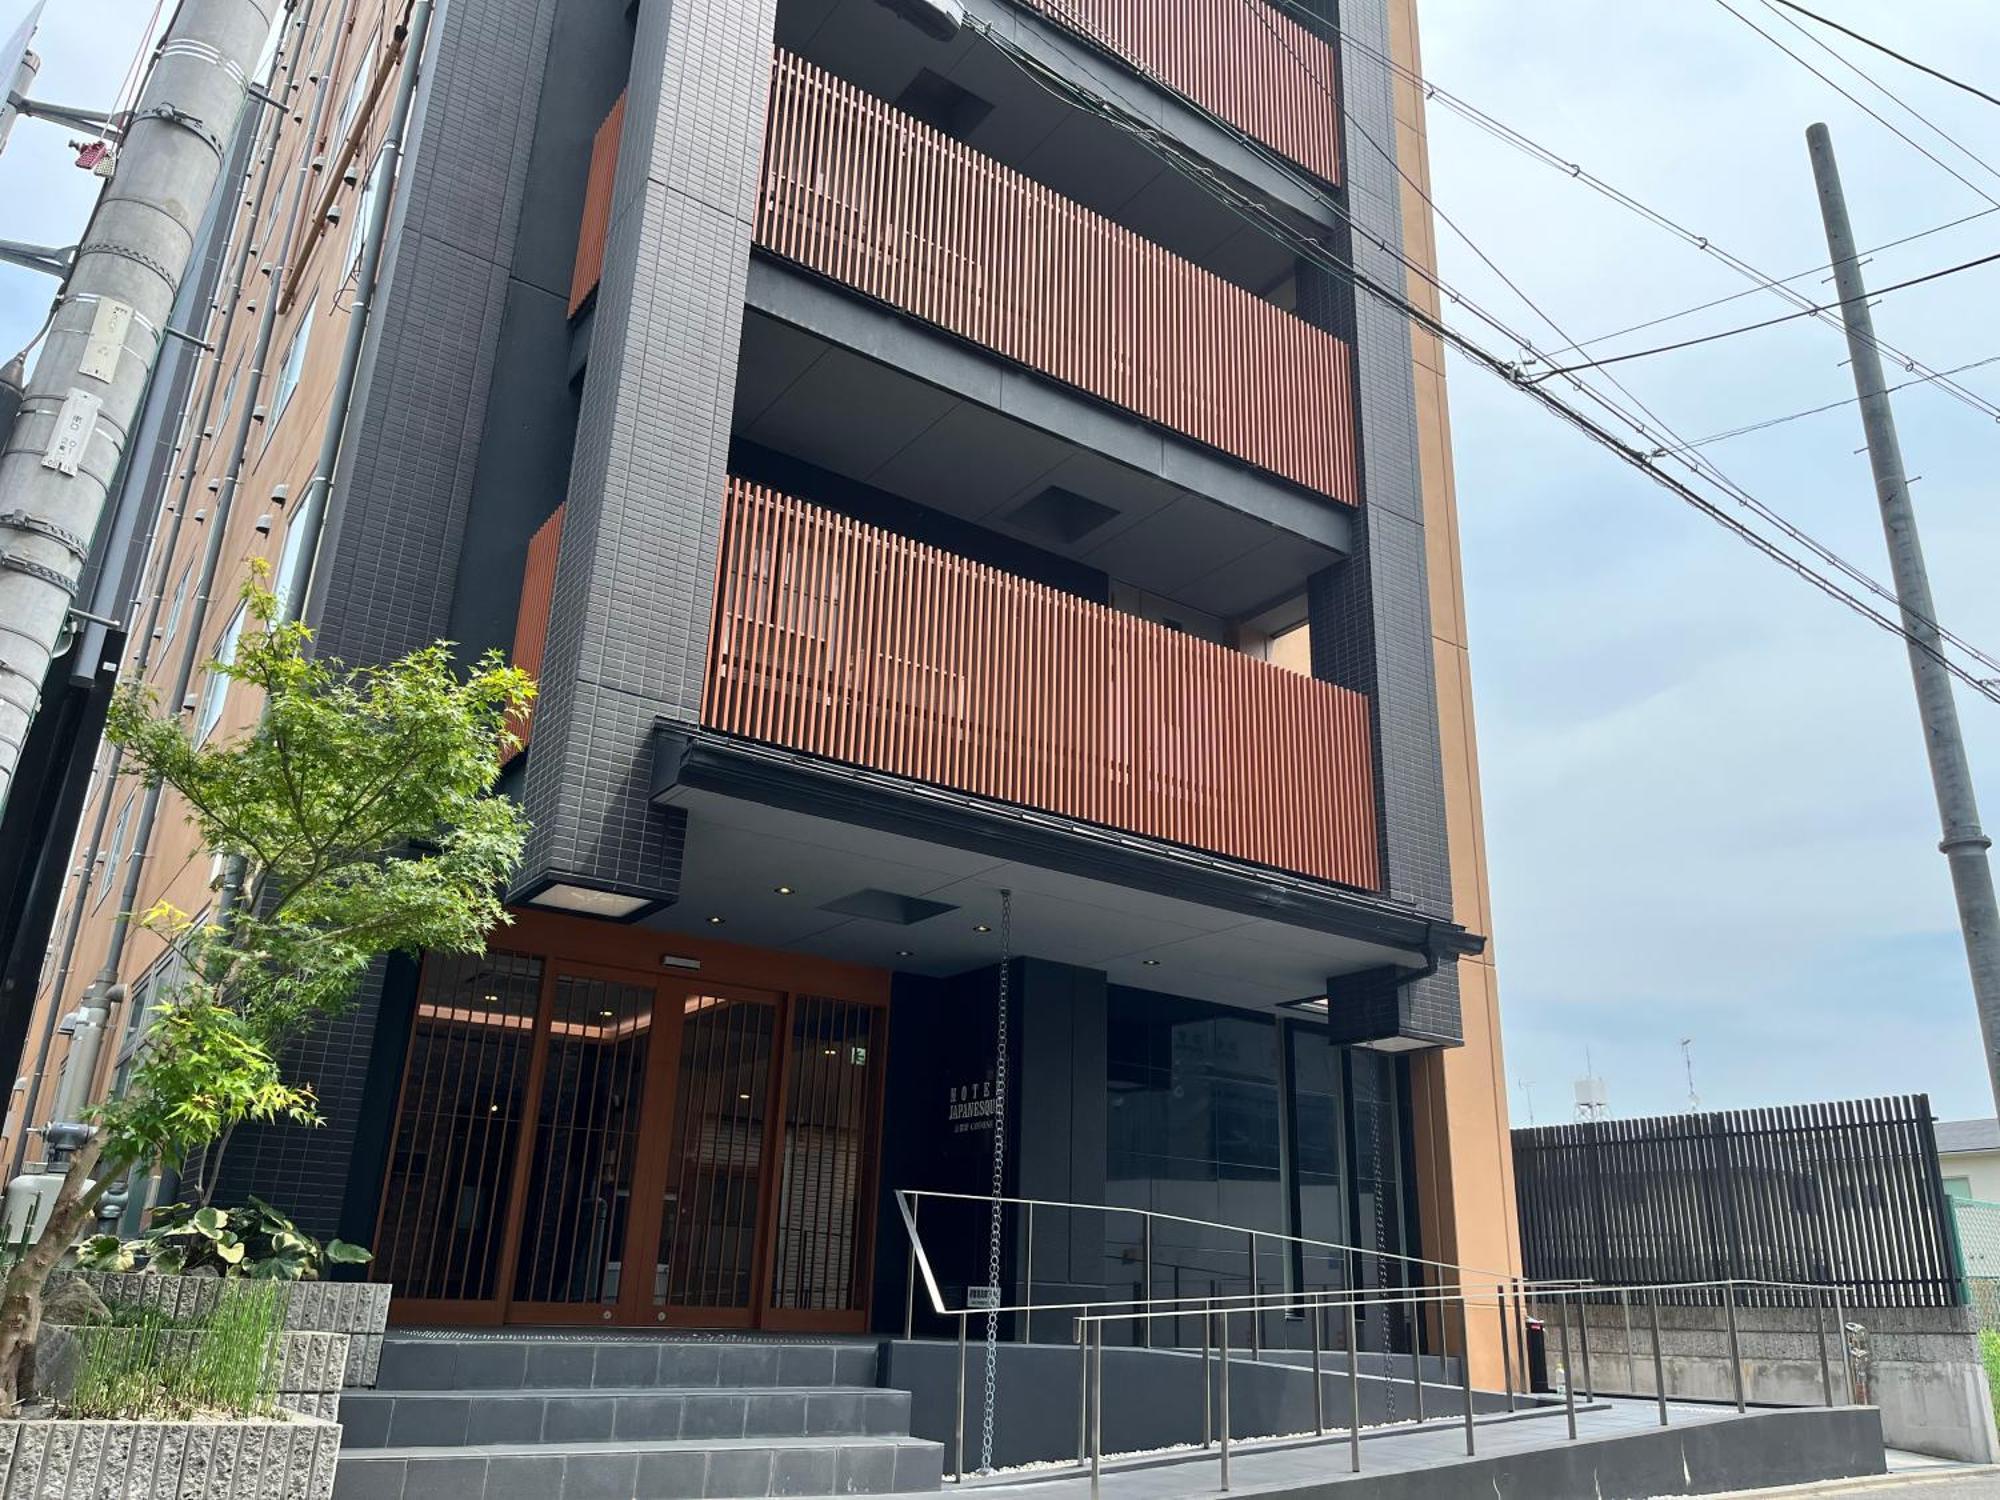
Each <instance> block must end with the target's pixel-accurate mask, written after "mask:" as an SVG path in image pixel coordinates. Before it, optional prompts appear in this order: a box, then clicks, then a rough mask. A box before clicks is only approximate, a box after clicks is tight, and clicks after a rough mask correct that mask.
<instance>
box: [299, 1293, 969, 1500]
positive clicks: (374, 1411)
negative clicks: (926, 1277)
mask: <svg viewBox="0 0 2000 1500" xmlns="http://www.w3.org/2000/svg"><path fill="white" fill-rule="evenodd" d="M879 1364H880V1352H879V1349H878V1346H877V1345H876V1343H875V1342H874V1341H872V1340H869V1341H859V1340H847V1341H842V1340H831V1339H830V1340H826V1341H823V1342H805V1341H800V1342H787V1341H782V1340H763V1339H756V1340H752V1339H747V1338H745V1339H739V1340H731V1339H727V1338H716V1337H685V1338H677V1337H663V1336H659V1335H651V1334H643V1333H640V1334H630V1335H624V1336H620V1335H616V1334H601V1333H595V1332H588V1331H585V1332H574V1331H562V1332H549V1333H530V1332H517V1331H510V1332H507V1333H504V1334H503V1333H495V1334H476V1333H452V1334H435V1335H432V1334H392V1335H391V1336H390V1337H389V1339H388V1340H387V1341H386V1342H385V1343H384V1345H383V1349H382V1370H381V1376H380V1380H379V1384H378V1386H377V1388H376V1389H375V1390H372V1391H349V1392H348V1393H346V1394H345V1395H344V1396H343V1397H342V1398H341V1403H340V1420H341V1425H342V1429H343V1432H342V1438H341V1456H340V1469H339V1473H338V1476H337V1479H336V1482H335V1486H334V1497H335V1500H725V1497H743V1500H754V1497H760V1496H767V1495H790V1496H832V1495H888V1494H909V1493H918V1492H928V1493H933V1494H934V1493H936V1492H937V1491H938V1489H939V1488H940V1485H941V1483H942V1477H943V1467H944V1449H943V1448H942V1446H941V1445H939V1444H937V1443H930V1442H924V1441H922V1440H920V1439H917V1438H913V1437H911V1436H910V1435H909V1433H910V1395H909V1392H907V1391H898V1390H884V1389H882V1388H880V1387H879V1386H878V1385H877V1383H876V1382H877V1373H878V1368H879Z"/></svg>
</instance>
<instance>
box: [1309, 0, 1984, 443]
mask: <svg viewBox="0 0 2000 1500" xmlns="http://www.w3.org/2000/svg"><path fill="white" fill-rule="evenodd" d="M1272 3H1274V4H1277V5H1279V6H1280V7H1282V8H1284V9H1286V10H1289V11H1290V12H1292V13H1293V14H1295V15H1297V16H1300V17H1301V18H1303V19H1306V20H1309V21H1312V22H1314V23H1315V24H1324V23H1323V22H1322V21H1321V19H1320V18H1319V17H1318V16H1316V15H1314V14H1313V13H1312V12H1310V11H1308V10H1306V9H1304V8H1303V7H1302V6H1301V5H1300V4H1299V0H1272ZM1342 41H1343V42H1344V44H1345V45H1346V46H1349V47H1351V48H1353V49H1354V50H1356V51H1357V52H1360V53H1361V54H1363V55H1364V56H1367V57H1369V58H1372V59H1373V60H1374V61H1376V62H1378V63H1380V64H1381V65H1382V66H1383V67H1385V68H1387V69H1388V70H1389V71H1390V72H1391V73H1392V74H1394V75H1395V76H1396V77H1398V78H1401V79H1403V80H1404V81H1405V82H1408V83H1410V84H1411V85H1413V86H1414V87H1417V88H1420V89H1422V90H1423V91H1424V97H1425V98H1426V99H1427V100H1431V101H1434V102H1436V103H1439V104H1442V105H1443V106H1444V107H1445V108H1447V109H1448V110H1450V111H1451V112H1452V113H1454V114H1456V115H1458V116H1459V117H1460V118H1461V119H1463V120H1465V121H1467V122H1468V123H1469V124H1472V125H1474V126H1475V127H1477V128H1478V129H1480V130H1483V131H1485V132H1486V133H1487V134H1489V135H1491V136H1493V137H1494V138H1495V139H1496V140H1498V141H1500V142H1501V143H1502V144H1503V145H1506V146H1508V147H1510V148H1512V149H1513V150H1516V151H1519V152H1521V153H1522V154H1523V155H1526V156H1528V157H1530V158H1531V159H1533V160H1535V161H1538V162H1540V163H1542V164H1543V165H1544V166H1547V167H1549V168H1550V169H1551V170H1553V171H1556V172H1560V173H1561V174H1562V175H1563V176H1565V177H1568V178H1570V179H1572V180H1573V181H1576V182H1580V183H1582V184H1583V185H1584V186H1585V187H1588V188H1589V189H1590V190H1591V191H1593V192H1595V193H1598V194H1600V195H1601V196H1603V197H1604V198H1606V199H1608V200H1609V201H1611V202H1612V203H1615V204H1617V205H1618V206H1619V207H1621V208H1623V209H1625V210H1626V211H1627V212H1629V213H1632V214H1635V215H1637V216H1638V217H1639V218H1641V219H1643V220H1645V221H1646V222H1647V223H1649V224H1652V225H1654V226H1655V227H1656V228H1659V229H1662V230H1664V231H1666V232H1667V233H1669V234H1671V235H1673V236H1675V237H1676V238H1677V239H1679V240H1681V241H1683V242H1684V243H1686V244H1688V245H1691V246H1693V247H1694V248H1695V249H1697V250H1699V251H1701V252H1702V253H1703V254H1705V255H1709V256H1712V257H1713V258H1715V259H1716V260H1719V261H1721V262H1722V263H1723V264H1724V265H1726V266H1728V267H1729V268H1730V269H1731V270H1732V271H1735V272H1736V273H1737V274H1738V275H1740V276H1742V277H1744V278H1745V279H1746V280H1748V281H1750V282H1752V283H1754V285H1753V286H1752V287H1751V288H1749V290H1751V291H1766V290H1768V291H1774V292H1776V293H1777V294H1778V295H1780V296H1781V297H1784V298H1785V299H1786V300H1788V301H1790V302H1792V304H1793V305H1794V306H1800V307H1803V306H1805V305H1807V303H1808V302H1809V300H1810V299H1808V298H1806V297H1804V296H1803V295H1801V294H1799V293H1797V292H1794V291H1793V290H1792V289H1791V288H1790V287H1788V286H1786V285H1784V282H1786V281H1792V280H1797V279H1799V278H1797V277H1784V278H1779V277H1774V276H1771V275H1770V274H1769V273H1767V272H1765V271H1761V270H1759V269H1758V268H1757V267H1756V266H1753V265H1751V264H1750V263H1749V262H1748V261H1746V260H1744V259H1743V258H1742V257H1741V256H1739V255H1735V254H1733V253H1732V252H1730V251H1728V250H1726V249H1724V248H1723V247H1722V246H1721V245H1719V244H1717V243H1715V241H1714V240H1712V239H1710V238H1709V237H1708V236H1707V235H1704V234H1700V233H1698V232H1696V231H1695V230H1693V229H1691V228H1689V227H1688V226H1687V225H1685V224H1682V223H1680V222H1679V221H1678V220H1676V219H1674V218H1673V217H1671V216H1670V215H1668V214H1666V213H1664V212H1662V211H1661V210H1659V209H1656V208H1654V207H1652V206H1651V205H1650V204H1648V203H1645V202H1643V201H1642V200H1640V199H1639V198H1636V197H1634V196H1633V195H1632V194H1630V193H1628V192H1626V191H1625V190H1624V189H1622V188H1620V187H1617V186H1616V185H1614V184H1613V183H1610V182H1608V181H1606V180H1605V179H1604V178H1602V177H1599V176H1598V175H1597V174H1596V173H1594V172H1591V171H1589V170H1587V169H1586V168H1585V167H1583V166H1582V165H1581V164H1580V163H1578V162H1573V161H1570V160H1568V159H1567V158H1565V157H1563V156H1561V155H1560V154H1558V153H1557V152H1555V151H1554V150H1552V149H1550V148H1549V147H1547V146H1544V145H1543V144H1542V143H1541V142H1539V141H1537V140H1535V139H1534V138H1533V137H1531V136H1528V135H1526V134H1524V133H1523V132H1521V131H1519V130H1516V129H1515V128H1514V127H1513V126H1511V125H1508V124H1507V123H1506V122H1504V121H1502V120H1499V119H1496V118H1495V117H1494V116H1492V115H1489V114H1487V113H1486V112H1485V111H1484V110H1482V109H1480V108H1479V107H1478V106H1477V105H1474V104H1472V103H1471V102H1469V101H1468V100H1465V99H1463V98H1460V97H1459V96H1458V95H1456V94H1454V93H1452V92H1451V91H1450V90H1449V89H1446V88H1444V87H1443V86H1441V85H1439V84H1436V83H1433V82H1432V81H1430V80H1429V79H1427V78H1425V77H1424V76H1423V75H1422V74H1420V73H1418V72H1416V71H1415V70H1414V69H1412V68H1409V67H1406V66H1405V65H1404V64H1402V63H1400V62H1398V61H1397V60H1396V59H1395V58H1393V57H1391V56H1389V55H1388V54H1387V53H1385V52H1381V51H1379V50H1377V49H1376V48H1374V47H1371V46H1369V45H1368V44H1367V43H1366V42H1363V41H1361V40H1359V39H1358V38H1356V37H1353V36H1349V35H1345V34H1343V37H1342ZM1982 196H1983V195H1982ZM1988 202H1989V203H1991V202H1992V200H1991V199H1989V200H1988ZM1996 211H2000V208H1995V207H1989V208H1986V209H1982V210H1980V211H1979V212H1978V213H1976V214H1972V215H1968V216H1966V217H1964V218H1960V219H1954V220H1951V221H1950V222H1948V223H1946V224H1941V225H1938V226H1936V227H1935V228H1933V229H1929V230H1924V231H1921V232H1919V233H1918V234H1915V235H1909V236H1906V237H1905V238H1904V239H1903V240H1901V241H1894V242H1892V243H1908V242H1909V241H1910V240H1912V239H1919V238H1922V237H1923V236H1924V235H1927V234H1934V233H1937V232H1939V231H1940V230H1943V229H1949V228H1955V227H1956V226H1957V225H1959V224H1961V223H1966V222H1969V221H1970V220H1971V219H1974V218H1981V217H1984V216H1985V215H1986V214H1989V213H1993V212H1996ZM1829 269H1830V267H1829ZM1695 310H1697V311H1699V309H1695ZM1820 321H1822V322H1823V323H1825V324H1826V325H1827V326H1828V327H1829V328H1832V329H1834V330H1835V331H1836V332H1838V333H1840V334H1842V335H1843V337H1844V336H1845V333H1846V328H1845V326H1844V324H1843V323H1842V322H1841V320H1840V319H1839V318H1837V317H1835V316H1833V315H1831V314H1828V315H1826V316H1824V317H1822V318H1821V320H1820ZM1869 344H1870V347H1872V348H1874V349H1875V350H1877V351H1878V352H1879V353H1881V354H1882V355H1883V357H1884V358H1886V359H1889V360H1893V361H1894V362H1895V363H1896V364H1898V365H1900V366H1902V367H1903V369H1904V370H1905V371H1907V372H1909V373H1910V374H1920V375H1927V376H1938V375H1940V374H1941V372H1939V371H1936V370H1933V369H1931V368H1930V367H1929V366H1927V365H1925V364H1924V363H1923V362H1922V361H1921V360H1918V359H1917V358H1915V356H1913V355H1911V354H1908V353H1906V352H1905V351H1903V350H1901V349H1898V348H1897V347H1896V346H1895V345H1893V344H1891V343H1889V342H1888V341H1887V340H1885V339H1883V338H1882V337H1881V335H1880V334H1876V335H1874V336H1873V337H1872V338H1871V339H1870V340H1869ZM1935 383H1936V385H1937V388H1938V389H1939V390H1941V391H1943V392H1945V393H1946V394H1947V395H1949V396H1951V397H1952V399H1953V400H1955V401H1958V402H1960V403H1962V404H1964V405H1966V406H1969V407H1971V408H1972V409H1973V410H1975V411H1977V412H1979V413H1981V414H1982V415H1983V416H1986V417H1989V418H1991V419H1993V420H1994V421H1996V422H2000V404H1996V403H1994V402H1992V401H1989V400H1987V399H1986V397H1984V396H1982V395H1980V394H1979V393H1978V392H1977V391H1973V390H1970V389H1968V388H1967V387H1965V386H1963V385H1960V384H1958V383H1957V382H1956V381H1952V380H1949V379H1938V380H1937V381H1936V382H1935Z"/></svg>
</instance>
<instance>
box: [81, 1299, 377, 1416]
mask: <svg viewBox="0 0 2000 1500" xmlns="http://www.w3.org/2000/svg"><path fill="white" fill-rule="evenodd" d="M75 1274H76V1275H77V1276H79V1277H81V1278H82V1279H83V1280H84V1281H85V1282H87V1283H88V1284H89V1285H90V1287H91V1288H92V1289H93V1290H95V1291H96V1293H97V1295H98V1296H100V1297H102V1298H103V1299H104V1300H105V1301H106V1302H124V1303H128V1304H129V1303H138V1304H142V1305H148V1306H155V1307H161V1308H164V1309H166V1311H167V1312H168V1313H169V1314H170V1315H171V1316H173V1317H176V1318H196V1317H203V1316H206V1315H207V1313H208V1312H209V1311H211V1310H212V1309H213V1308H214V1306H215V1299H216V1298H217V1296H219V1295H220V1290H219V1289H220V1288H221V1287H222V1285H223V1282H222V1281H221V1280H220V1279H219V1278H217V1277H214V1276H150V1275H147V1274H145V1273H144V1272H138V1271H128V1272H124V1273H116V1272H109V1271H78V1272H76V1273H75ZM282 1284H283V1286H284V1288H285V1327H286V1328H287V1329H289V1330H290V1331H292V1332H293V1333H337V1334H344V1335H346V1338H347V1349H346V1359H347V1363H346V1367H345V1369H344V1370H343V1371H342V1378H341V1379H340V1380H338V1381H336V1382H335V1383H334V1384H333V1385H332V1386H330V1387H327V1389H329V1390H336V1391H337V1390H339V1389H340V1388H341V1387H342V1386H346V1387H348V1388H349V1389H356V1388H368V1387H372V1386H373V1385H374V1384H375V1374H376V1371H377V1370H378V1369H379V1368H380V1367H381V1363H382V1334H383V1332H384V1330H386V1329H387V1328H388V1326H389V1296H390V1293H391V1292H392V1291H393V1290H394V1288H392V1287H391V1286H389V1285H388V1283H386V1282H374V1281H292V1282H285V1283H282Z"/></svg>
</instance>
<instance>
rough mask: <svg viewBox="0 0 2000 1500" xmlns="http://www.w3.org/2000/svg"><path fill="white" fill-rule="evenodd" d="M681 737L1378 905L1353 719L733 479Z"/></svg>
mask: <svg viewBox="0 0 2000 1500" xmlns="http://www.w3.org/2000/svg"><path fill="white" fill-rule="evenodd" d="M702 721H703V723H705V724H707V725H709V726H710V727H712V728H715V729H719V730H723V731H725V732H727V733H730V734H739V735H743V736H745V737H747V738H751V739H758V740H764V741H767V742H770V743H773V744H779V745H785V746H788V747H790V748H792V749H796V750H803V751H806V752H808V753H810V754H813V755H821V756H825V757H827V758H829V759H832V760H839V761H846V762H849V763H851V764H856V765H863V766H869V767H873V768H875V769H877V770H882V771H887V772H890V773H893V774H895V775H898V776H905V777H909V778H911V779H913V780H918V781H927V782H932V783H935V784H937V785H940V786H946V787H952V788H956V789H958V790H960V791H965V792H970V793H973V794H975V795H978V796H982V797H991V798H996V799H999V800H1003V801H1007V802H1014V803H1019V804H1022V805H1025V806H1028V807H1034V808H1040V809H1043V810H1046V811H1048V812H1054V813H1060V814H1063V815H1065V816H1068V817H1074V818H1079V819H1084V820H1087V821H1089V822H1093V823H1099V824H1104V825H1106V826H1109V827H1112V828H1121V829H1125V830H1128V831H1130V832H1133V833H1139V834H1145V835H1149V836H1152V837H1155V838H1161V839H1168V840H1171V841H1173V842H1175V843H1180V844H1186V845H1190V846H1193V847H1195V848H1199V849H1207V850H1211V851H1213V852H1215V853H1218V854H1225V855H1229V856H1232V857H1234V858H1239V859H1247V860H1255V861H1257V862H1259V863H1262V864H1267V865H1274V866H1276V867H1278V868H1280V869H1285V870H1293V871H1296V872H1298V873H1300V874H1304V875H1311V876H1316V877H1318V878H1321V879H1325V880H1331V881H1337V882H1339V883H1341V884H1343V885H1350V886H1360V887H1365V888H1372V887H1374V886H1376V885H1377V884H1378V874H1377V855H1376V841H1375V812H1374V793H1373V789H1372V772H1371V759H1370V751H1369V727H1368V700H1367V699H1366V698H1364V697H1362V696H1361V695H1359V694H1357V693H1352V692H1349V691H1347V690H1346V689H1344V688H1339V687H1335V686H1334V685H1332V684H1331V683H1325V682H1318V681H1315V680H1313V679H1311V678H1308V677H1301V676H1299V675H1298V674H1297V673H1295V672H1288V671H1286V670H1284V669H1283V668H1281V667H1276V666H1273V665H1271V664H1270V663H1268V662H1263V661H1258V660H1255V659H1254V658H1251V657H1248V656H1243V655H1240V654H1239V653H1237V652H1234V651H1229V650H1226V649H1224V648H1223V647H1221V646H1216V645H1212V644H1210V643H1209V642H1207V641H1203V640H1198V639H1196V638H1195V637H1193V636H1188V635H1183V634H1181V633H1179V632H1176V631H1172V630H1168V629H1166V628H1165V627H1163V626H1160V625H1155V624H1153V623H1152V622H1150V621H1148V620H1142V619H1139V618H1138V617H1136V616H1133V615H1127V614H1122V613H1120V612H1119V611H1117V610H1113V609H1108V608H1105V607H1104V606H1102V605H1098V604H1092V603H1089V602H1088V601H1086V600H1083V599H1079V598H1076V597H1074V596H1073V595H1069V594H1064V593H1061V592H1058V591H1057V590H1055V589H1051V588H1047V587H1045V586H1043V585H1040V584H1035V583H1030V582H1028V581H1026V580H1024V579H1020V578H1016V577H1014V576H1012V575H1010V574H1007V573H1002V572H1000V571H999V570H997V569H994V568H989V567H984V566H981V565H980V564H977V563H972V562H968V561H966V560H965V559H963V558H959V557H954V556H952V555H951V554H949V553H945V552H941V551H939V550H937V549H936V548H934V547H928V546H924V545H923V544H921V543H918V542H913V541H910V540H908V539H907V538H904V537H900V536H897V535H895V534H893V533H891V532H888V531H883V530H880V529H879V528H876V527H873V526H868V525H864V524H862V523H860V522H858V521H854V520H850V519H849V518H847V517H845V516H841V515H837V514H835V513H834V512H831V511H826V510H821V509H819V508H818V507H816V506H811V505H807V504H804V503H803V502H801V501H798V500H794V499H791V498H789V497H787V496H784V495H780V494H776V493H774V492H772V491H770V490H766V489H763V488H760V487H758V486H756V485H751V484H747V483H744V482H743V481H741V480H734V481H731V485H730V492H729V503H728V506H727V516H726V522H725V528H724V534H723V541H722V554H721V564H720V587H719V590H718V594H717V600H716V609H715V625H714V630H713V633H712V636H711V640H710V648H709V669H708V681H707V688H706V692H705V694H704V697H703V702H702Z"/></svg>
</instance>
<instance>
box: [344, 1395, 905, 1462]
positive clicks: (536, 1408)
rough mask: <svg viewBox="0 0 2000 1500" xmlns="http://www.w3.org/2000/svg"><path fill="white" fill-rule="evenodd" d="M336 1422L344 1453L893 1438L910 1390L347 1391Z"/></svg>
mask: <svg viewBox="0 0 2000 1500" xmlns="http://www.w3.org/2000/svg"><path fill="white" fill-rule="evenodd" d="M340 1423H341V1429H342V1432H341V1446H342V1447H343V1449H345V1450H346V1451H348V1452H354V1451H356V1450H360V1449H370V1448H386V1447H390V1446H395V1447H410V1446H423V1447H447V1446H456V1445H459V1444H480V1443H534V1442H609V1441H611V1440H613V1439H617V1440H620V1441H624V1440H644V1441H651V1440H655V1439H661V1438H699V1439H707V1438H796V1437H838V1436H875V1437H900V1436H905V1435H907V1434H908V1432H909V1430H910V1393H909V1392H908V1391H887V1390H879V1389H876V1388H874V1387H862V1386H738V1387H715V1388H712V1389H711V1388H697V1389H671V1388H663V1387H656V1388H652V1389H633V1390H610V1389H605V1388H601V1387H581V1388H578V1389H574V1390H523V1391H511V1392H508V1391H471V1390H461V1391H427V1390H414V1391H385V1390H373V1391H350V1392H348V1393H347V1394H346V1395H345V1396H344V1397H343V1398H342V1400H341V1403H340Z"/></svg>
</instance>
